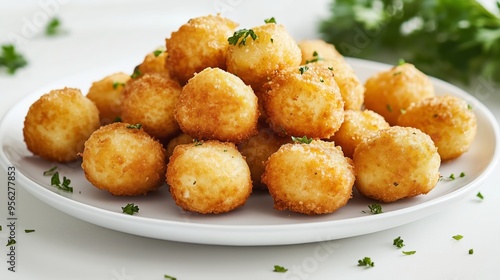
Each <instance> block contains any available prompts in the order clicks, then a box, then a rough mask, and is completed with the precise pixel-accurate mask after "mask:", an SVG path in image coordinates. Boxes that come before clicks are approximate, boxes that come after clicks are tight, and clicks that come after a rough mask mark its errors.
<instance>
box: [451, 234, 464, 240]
mask: <svg viewBox="0 0 500 280" xmlns="http://www.w3.org/2000/svg"><path fill="white" fill-rule="evenodd" d="M452 238H453V239H455V240H460V239H462V238H464V237H463V236H462V235H460V234H457V235H454V236H452Z"/></svg>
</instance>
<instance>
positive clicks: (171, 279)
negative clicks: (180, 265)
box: [163, 274, 177, 280]
mask: <svg viewBox="0 0 500 280" xmlns="http://www.w3.org/2000/svg"><path fill="white" fill-rule="evenodd" d="M163 278H165V279H170V280H177V278H175V277H173V276H170V275H167V274H165V275H163Z"/></svg>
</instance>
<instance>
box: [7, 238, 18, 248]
mask: <svg viewBox="0 0 500 280" xmlns="http://www.w3.org/2000/svg"><path fill="white" fill-rule="evenodd" d="M14 244H16V240H15V239H12V238H10V239H9V241H7V245H6V246H11V245H14Z"/></svg>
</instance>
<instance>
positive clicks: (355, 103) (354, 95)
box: [299, 40, 365, 110]
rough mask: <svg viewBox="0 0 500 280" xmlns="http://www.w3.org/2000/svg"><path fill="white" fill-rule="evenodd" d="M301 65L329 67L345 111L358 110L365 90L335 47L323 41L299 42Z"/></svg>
mask: <svg viewBox="0 0 500 280" xmlns="http://www.w3.org/2000/svg"><path fill="white" fill-rule="evenodd" d="M299 48H300V50H301V52H302V62H301V63H302V65H306V64H308V65H309V64H321V65H324V66H327V67H330V68H331V69H332V71H333V73H334V78H335V81H336V82H337V84H338V86H339V89H340V94H341V95H342V98H343V99H344V108H345V109H346V110H360V109H361V106H362V105H363V101H364V91H365V88H364V86H363V84H362V83H361V81H360V80H359V78H358V76H357V75H356V73H355V72H354V69H352V67H351V65H349V64H348V63H347V61H346V60H345V58H344V57H343V56H342V55H341V54H340V53H339V52H338V51H337V50H336V49H335V46H334V45H332V44H328V43H326V42H325V41H323V40H304V41H301V42H299Z"/></svg>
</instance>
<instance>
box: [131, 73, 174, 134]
mask: <svg viewBox="0 0 500 280" xmlns="http://www.w3.org/2000/svg"><path fill="white" fill-rule="evenodd" d="M181 91H182V88H181V86H180V85H179V83H177V82H176V81H174V80H172V79H170V78H168V77H166V76H165V75H162V74H161V73H146V74H144V75H142V76H140V77H139V78H137V79H134V81H133V82H131V83H128V84H127V85H126V86H125V89H124V92H123V97H124V98H123V101H122V121H124V122H127V123H132V124H136V123H140V124H142V125H143V128H144V130H145V131H146V132H147V133H148V134H149V135H151V136H153V137H155V138H157V139H166V138H169V137H172V136H174V135H176V134H177V133H178V132H179V131H180V128H179V125H178V124H177V121H176V120H175V117H174V110H175V104H176V103H177V101H178V99H179V95H180V94H181Z"/></svg>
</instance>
